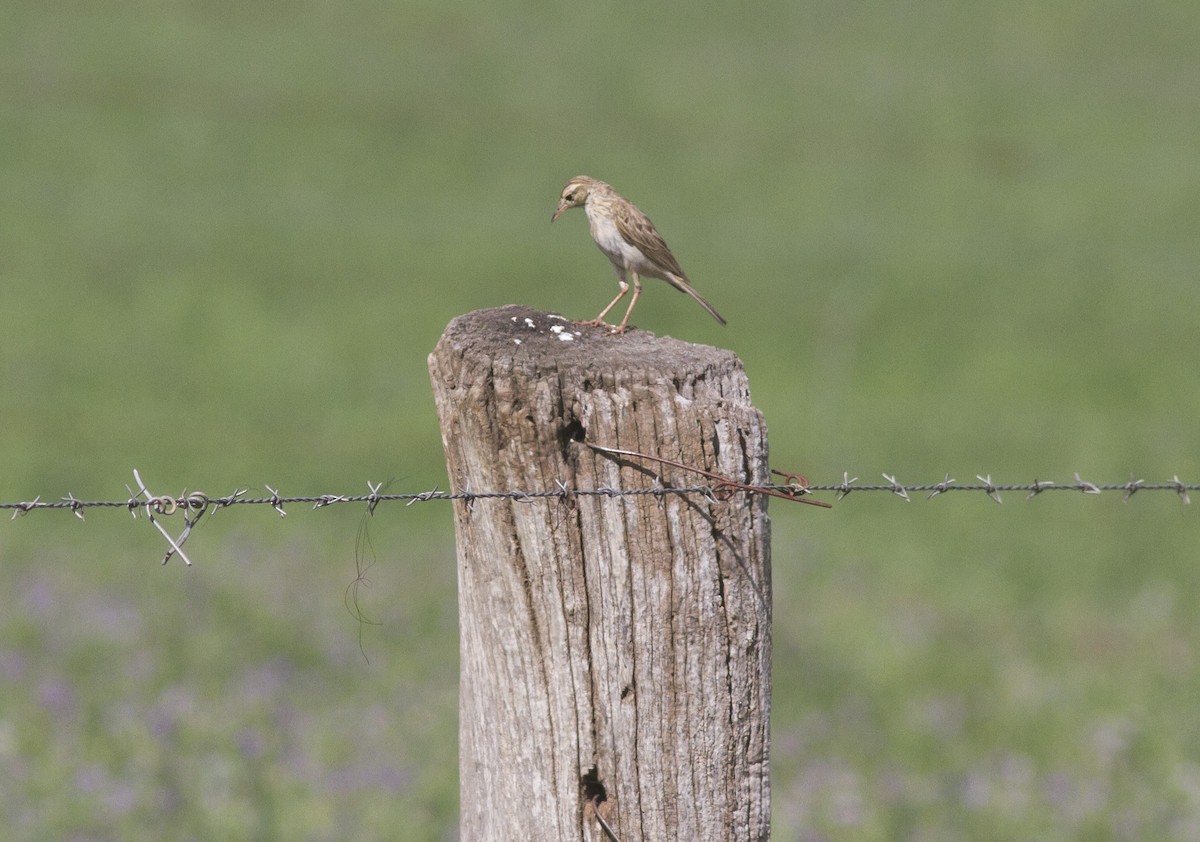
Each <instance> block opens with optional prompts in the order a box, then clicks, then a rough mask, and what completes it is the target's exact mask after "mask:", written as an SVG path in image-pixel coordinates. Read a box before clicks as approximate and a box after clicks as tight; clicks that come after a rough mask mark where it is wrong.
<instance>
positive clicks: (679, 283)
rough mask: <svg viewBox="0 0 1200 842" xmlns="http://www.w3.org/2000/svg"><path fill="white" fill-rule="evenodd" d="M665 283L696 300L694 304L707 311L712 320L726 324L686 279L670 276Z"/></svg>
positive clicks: (722, 317) (723, 318)
mask: <svg viewBox="0 0 1200 842" xmlns="http://www.w3.org/2000/svg"><path fill="white" fill-rule="evenodd" d="M667 283H669V284H670V285H671V286H673V287H675V289H677V290H679V291H680V292H686V293H687V294H688V295H690V296H691V297H692V298H694V299H696V302H697V303H698V304H699V305H700V306H701V307H703V308H704V309H705V310H707V311H708V313H709V315H710V316H712V317H713V318H714V319H716V320H717V321H718V322H720V323H721V324H728V322H726V321H725V317H724V316H722V315H721V314H720V313H718V312H717V310H716V308H715V307H713V306H712V305H711V304H709V303H708V302H707V301H705V300H704V296H703V295H701V294H700V293H698V292H696V290H694V289H692V285H691V284H690V283H688V279H687V278H684V277H682V276H680V275H675V274H672V275H670V276H669V277H668V278H667Z"/></svg>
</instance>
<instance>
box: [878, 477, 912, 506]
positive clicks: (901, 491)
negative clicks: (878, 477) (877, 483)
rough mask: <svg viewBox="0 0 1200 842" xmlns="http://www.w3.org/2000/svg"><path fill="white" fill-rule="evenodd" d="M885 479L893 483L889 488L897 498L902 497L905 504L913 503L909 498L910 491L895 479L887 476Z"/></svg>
mask: <svg viewBox="0 0 1200 842" xmlns="http://www.w3.org/2000/svg"><path fill="white" fill-rule="evenodd" d="M883 478H884V479H885V480H887V481H888V482H890V483H891V485H890V486H888V488H889V490H890V491H891V492H892V493H893V494H895V495H896V496H897V497H900V498H901V499H903V500H904V502H905V503H911V502H912V499H911V498H910V497H909V496H908V489H907V488H905V487H904V486H903V485H901V484H900V483H898V482H896V478H895V477H893V476H888V475H887V474H883Z"/></svg>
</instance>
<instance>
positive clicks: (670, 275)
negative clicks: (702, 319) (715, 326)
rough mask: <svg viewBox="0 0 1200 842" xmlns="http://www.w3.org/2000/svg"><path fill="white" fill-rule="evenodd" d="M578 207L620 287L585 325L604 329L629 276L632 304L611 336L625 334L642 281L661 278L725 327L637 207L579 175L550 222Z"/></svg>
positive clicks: (626, 289) (565, 190) (608, 187)
mask: <svg viewBox="0 0 1200 842" xmlns="http://www.w3.org/2000/svg"><path fill="white" fill-rule="evenodd" d="M580 206H582V207H583V210H584V212H585V213H586V214H587V218H588V227H589V229H590V230H591V233H592V239H593V240H595V242H596V245H597V246H599V247H600V250H601V251H602V252H604V254H605V255H606V256H607V257H608V259H609V260H610V261H611V262H612V265H613V268H614V269H616V270H617V278H618V279H619V281H618V283H620V285H621V291H620V292H619V293H618V294H617V297H616V298H614V299H613V300H612V301H611V302H609V305H608V306H607V307H605V308H604V309H603V310H601V311H600V315H599V316H597V317H596V318H594V319H592V320H591V321H590V322H585V323H584V324H595V325H600V324H605V322H604V317H605V316H607V315H608V311H609V310H611V309H612V308H613V307H614V306H616V303H617V302H618V301H620V300H621V299H622V298H624V297H625V293H627V292H629V283H628V280H627V279H628V276H629V275H633V300H632V301H630V302H629V308H628V309H627V310H626V311H625V318H623V319H621V323H620V324H619V325H616V326H615V327H613V333H621V332H623V331H624V330H625V325H626V324H627V323H628V322H629V314H630V313H632V312H633V305H634V304H637V300H638V296H639V295H641V294H642V280H641V276H643V275H644V276H646V277H648V278H659V279H660V280H664V281H666V282H667V283H669V284H670V285H671V286H673V287H675V289H677V290H679V291H680V292H686V293H687V294H688V295H690V296H691V297H692V298H694V299H696V301H698V302H699V303H700V306H701V307H703V308H704V309H705V310H707V311H708V312H709V313H710V314H711V315H712V317H713V318H714V319H716V320H717V321H718V322H720V323H721V324H725V319H724V318H722V316H721V314H720V313H718V312H717V311H716V310H715V309H713V306H712V305H711V304H709V303H708V302H707V301H705V300H704V298H703V296H701V295H700V293H698V292H696V290H694V289H693V288H692V284H691V282H690V281H689V280H688V278H687V275H685V274H684V273H683V269H681V268H680V266H679V261H677V260H676V259H675V255H673V254H671V250H670V249H669V248H667V244H666V242H664V241H663V238H662V235H661V234H659V233H658V231H657V229H655V227H654V223H653V222H651V221H650V218H649V217H648V216H646V214H644V213H642V212H641V210H639V209H638V207H637V205H635V204H634V203H633V202H631V201H629V200H628V199H626V198H625V197H624V196H622V195H620V194H619V193H617V191H616V190H613V188H612V186H611V185H609V184H606V183H604V182H603V181H600V180H598V179H595V178H591V177H589V176H586V175H579V176H576V177H575V178H573V179H571V180H570V181H568V182H567V184H566V186H565V187H563V189H562V196H561V198H560V199H559V201H558V209H557V210H555V211H554V215H553V216H551V217H550V221H551V222H553V221H554V220H556V219H558V217H559V216H560V215H561V214H562V212H563V211H566V210H569V209H571V208H577V207H580Z"/></svg>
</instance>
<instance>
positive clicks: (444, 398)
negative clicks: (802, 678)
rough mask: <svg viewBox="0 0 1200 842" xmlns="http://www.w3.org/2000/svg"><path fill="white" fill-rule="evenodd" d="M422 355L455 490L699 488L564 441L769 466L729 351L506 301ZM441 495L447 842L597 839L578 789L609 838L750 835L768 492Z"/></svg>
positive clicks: (767, 647) (764, 654)
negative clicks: (451, 709) (445, 551)
mask: <svg viewBox="0 0 1200 842" xmlns="http://www.w3.org/2000/svg"><path fill="white" fill-rule="evenodd" d="M575 331H579V332H580V334H581V335H576V334H575ZM568 337H571V338H570V339H568ZM429 370H430V375H431V379H432V382H433V391H434V397H435V399H436V403H437V409H438V415H439V418H440V423H441V431H442V442H443V445H444V447H445V451H446V461H447V463H448V467H449V473H450V480H451V484H452V486H453V489H454V490H455V491H474V492H490V491H510V490H511V491H556V490H558V488H559V487H560V486H559V485H558V483H559V482H561V483H562V484H563V485H562V487H563V488H569V489H601V488H610V489H619V490H633V489H654V488H655V487H656V486H658V485H659V478H661V484H662V485H666V486H670V487H688V486H696V485H705V484H706V483H707V481H706V480H704V479H703V478H702V477H698V476H696V475H694V474H690V473H688V472H686V471H682V470H679V469H677V468H673V467H669V466H664V465H661V464H658V463H654V462H650V461H645V460H639V459H635V458H628V457H616V456H613V455H609V454H603V453H599V452H597V451H595V450H592V449H591V448H589V447H588V446H587V445H586V444H584V442H588V443H593V444H597V445H602V446H605V447H610V448H619V449H623V450H631V451H637V452H639V453H645V454H650V455H654V456H660V457H663V458H667V459H671V460H675V461H678V462H681V463H684V464H687V465H695V466H697V467H700V468H704V469H707V470H712V471H716V472H718V473H721V474H722V475H724V476H728V477H731V478H734V479H737V480H740V481H745V482H750V483H756V484H762V483H766V482H767V481H768V479H769V477H768V469H767V432H766V427H765V424H764V423H763V419H762V416H761V414H760V413H759V412H758V410H757V409H755V408H754V406H753V405H752V404H751V403H750V394H749V387H748V385H747V381H746V375H745V372H744V371H743V369H742V365H741V362H740V361H739V360H738V359H737V357H736V356H734V355H733V354H732V353H730V352H728V351H723V350H720V349H717V348H711V347H708V346H703V345H691V344H688V343H684V342H680V341H678V340H675V339H671V338H657V337H655V336H653V335H651V334H648V333H645V332H642V331H637V330H631V331H630V332H629V333H627V334H624V335H620V336H614V335H609V334H607V333H606V332H605V331H603V330H602V329H600V328H580V327H576V326H575V325H573V324H571V323H570V322H566V321H563V320H562V319H561V318H560V317H553V316H548V315H546V314H544V313H541V312H538V311H534V310H530V309H528V308H525V307H516V306H512V307H503V308H500V309H495V310H481V311H478V312H474V313H470V314H468V315H465V316H461V317H459V318H456V319H454V320H453V321H452V322H451V323H450V325H449V326H448V327H447V328H446V331H445V333H444V334H443V335H442V338H441V340H440V341H439V342H438V344H437V347H436V348H435V349H434V352H433V353H432V354H431V355H430V358H429ZM454 513H455V514H454V520H455V531H456V537H457V543H458V583H459V596H458V604H459V623H460V629H461V643H460V648H461V685H460V691H459V771H460V792H461V828H460V829H461V838H462V839H464V840H471V841H472V842H478V840H497V842H511V840H554V842H561V840H573V839H581V840H589V842H591V840H611V839H612V838H614V837H613V836H610V835H609V834H608V831H607V830H605V829H604V828H603V827H602V826H601V824H600V822H599V821H598V820H597V819H596V816H595V814H594V811H593V807H592V806H591V804H592V803H597V804H599V807H598V811H599V813H600V815H601V816H602V817H603V818H604V820H605V821H606V822H607V824H608V825H609V826H610V827H611V830H612V832H613V834H615V838H616V839H618V840H620V842H642V840H644V842H660V841H661V840H704V842H716V840H730V841H731V842H732V840H737V842H745V840H761V839H767V838H768V836H769V832H770V828H769V822H770V787H769V784H770V779H769V775H768V746H769V716H770V688H771V678H770V663H771V632H770V619H771V581H770V550H769V546H770V540H769V536H770V523H769V520H768V518H767V512H766V498H765V497H763V496H761V495H755V494H746V493H742V492H737V493H734V494H732V495H729V496H726V495H720V496H719V497H715V496H714V497H712V498H710V497H706V496H704V495H702V494H690V495H679V494H676V495H666V496H660V495H654V494H645V495H639V496H611V497H610V496H582V495H581V496H573V497H569V498H563V497H553V498H536V499H522V500H516V499H510V498H507V497H500V498H479V499H475V500H473V501H472V502H471V503H470V504H469V505H468V504H467V503H465V502H462V501H459V502H456V503H455V504H454Z"/></svg>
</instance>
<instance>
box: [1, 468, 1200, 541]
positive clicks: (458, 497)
mask: <svg viewBox="0 0 1200 842" xmlns="http://www.w3.org/2000/svg"><path fill="white" fill-rule="evenodd" d="M592 447H593V448H594V449H596V450H600V451H603V452H606V453H610V454H614V455H618V456H630V457H639V458H644V459H650V460H652V461H656V462H659V463H662V464H667V465H673V466H675V467H679V468H682V469H684V470H687V471H691V472H693V473H696V474H700V475H702V476H703V477H705V478H706V479H709V480H710V481H711V482H709V483H707V484H699V485H678V486H676V485H665V484H662V477H661V476H658V477H657V480H658V483H659V484H657V485H654V486H652V487H650V488H612V487H608V486H601V487H598V488H571V487H570V486H568V485H567V484H566V483H565V482H563V481H561V480H555V487H554V488H552V489H534V490H512V489H506V490H489V491H474V490H471V489H469V488H468V489H465V490H463V491H455V492H449V491H442V490H440V489H439V488H437V487H436V486H435V487H434V488H432V489H430V490H428V491H417V492H400V493H386V492H384V491H383V488H384V483H382V482H380V483H373V482H371V481H370V480H368V481H367V488H368V490H369V493H368V494H301V495H294V496H285V495H282V494H280V493H279V491H278V489H276V488H273V487H271V486H270V485H266V486H265V488H266V489H267V491H269V492H270V496H269V497H265V496H258V497H251V496H247V495H248V494H249V489H247V488H237V489H235V490H234V491H233V493H232V494H227V495H225V496H224V497H212V496H210V495H208V494H205V493H204V492H202V491H192V492H188V491H187V490H184V491H182V492H181V493H180V494H178V495H158V494H154V493H152V492H151V491H150V490H149V489H148V488H147V487H146V484H145V483H144V482H143V481H142V478H141V475H140V473H139V472H138V471H137V470H134V472H133V477H134V481H135V482H136V484H137V490H136V491H135V490H134V489H133V488H131V487H130V486H128V485H126V486H125V488H126V490H127V491H128V492H129V496H128V497H126V498H125V499H122V500H81V499H79V498H77V497H76V496H75V495H74V494H71V493H68V494H67V496H66V497H62V498H60V499H58V500H43V499H42V498H41V496H40V495H39V496H38V497H35V498H34V499H33V500H29V501H25V502H0V510H11V511H12V513H13V514H12V518H11V519H12V520H15V519H16V518H18V517H20V516H22V515H27V514H29V513H30V512H33V511H38V510H41V509H59V510H66V511H70V512H71V513H72V514H74V515H75V516H76V517H77V518H79V519H80V520H83V519H84V512H85V511H86V510H87V509H125V510H126V511H128V512H129V514H130V515H132V516H133V517H134V518H135V519H136V518H137V516H138V514H139V513H144V514H145V516H146V517H147V519H148V520H149V521H150V523H151V524H152V525H153V526H154V527H155V528H156V529H157V530H158V531H159V532H160V533H161V534H162V536H163V537H164V538H165V539H166V541H167V545H168V550H167V553H166V555H165V557H164V558H163V560H162V563H163V564H166V563H167V562H168V561H170V559H171V557H172V556H174V555H178V556H179V557H180V558H182V559H183V560H184V562H185V563H186V564H188V565H191V563H192V562H191V560H190V559H189V558H188V557H187V555H186V554H185V553H184V552H183V544H184V542H186V541H187V539H188V536H189V535H190V534H191V531H192V529H193V527H195V525H196V524H197V523H198V522H199V521H200V519H201V518H202V517H204V515H205V514H208V513H210V512H213V513H215V512H217V511H220V510H221V509H225V508H229V507H231V506H253V505H267V506H271V507H272V508H273V509H274V510H275V511H276V512H278V513H279V515H280V517H286V516H287V510H286V509H285V508H284V507H285V506H288V505H294V504H306V505H312V507H313V509H321V508H325V507H328V506H333V505H338V504H355V503H358V504H361V503H366V504H367V514H368V515H373V514H374V513H375V509H376V507H377V506H378V505H379V504H380V503H392V502H402V503H404V504H405V505H406V506H411V505H414V504H416V503H426V502H431V501H434V500H437V501H462V502H464V503H465V504H466V505H467V507H468V508H471V507H473V506H474V504H475V503H476V502H477V501H479V500H512V501H514V502H517V503H532V502H535V501H537V500H557V501H559V502H562V503H565V504H568V505H574V503H575V500H576V498H579V497H609V498H615V497H639V496H654V497H666V496H671V495H679V496H703V497H707V498H708V499H710V500H713V501H716V500H718V499H727V498H728V497H730V496H732V495H733V494H736V493H738V492H745V493H753V494H763V495H767V496H771V497H779V498H782V499H785V500H791V501H794V502H800V503H807V504H810V505H817V506H822V507H826V508H828V507H829V506H830V505H831V504H830V503H827V502H825V501H822V500H815V499H812V498H811V495H813V494H818V493H822V492H824V493H833V494H835V495H836V499H838V500H842V499H844V498H845V497H847V496H848V495H850V494H851V493H855V494H860V493H866V492H887V493H890V494H893V495H895V496H897V497H900V498H901V499H903V500H904V501H906V502H911V501H912V497H911V496H910V495H912V494H925V495H926V499H933V498H934V497H937V496H939V495H941V494H948V493H952V492H981V491H982V492H984V493H985V494H987V496H988V497H990V498H991V499H992V500H994V501H995V502H997V503H1003V502H1004V501H1003V498H1002V497H1001V494H1002V493H1007V492H1021V493H1024V494H1025V499H1026V500H1032V499H1033V498H1034V497H1036V496H1038V495H1040V494H1044V493H1047V492H1055V491H1066V492H1076V493H1082V494H1088V495H1099V494H1103V493H1106V492H1120V493H1121V494H1122V495H1123V499H1124V500H1126V501H1128V500H1129V498H1131V497H1133V496H1134V495H1135V494H1140V493H1142V492H1154V491H1171V492H1174V493H1175V494H1176V495H1177V496H1178V498H1179V500H1180V501H1181V502H1182V503H1184V504H1190V503H1191V497H1190V496H1189V494H1190V492H1192V491H1200V484H1195V483H1185V482H1183V481H1182V480H1180V479H1179V476H1178V474H1176V475H1174V476H1172V477H1171V480H1170V481H1168V482H1147V481H1145V480H1142V479H1136V478H1133V477H1131V478H1130V479H1129V481H1127V482H1114V483H1094V482H1088V481H1087V480H1084V479H1082V478H1081V477H1080V475H1079V474H1078V473H1076V474H1075V475H1074V481H1073V482H1068V483H1057V482H1052V481H1049V480H1034V481H1032V482H1026V483H998V482H994V481H993V480H992V477H991V474H986V475H983V474H981V475H977V476H976V477H975V479H976V480H977V481H978V482H976V483H965V484H960V483H959V482H958V481H957V480H955V479H954V478H952V477H951V476H950V475H949V474H945V476H944V478H943V479H942V480H941V481H940V482H934V483H902V482H900V481H899V480H897V479H896V477H895V476H893V475H891V474H886V473H885V474H881V476H882V477H883V478H884V479H885V480H886V481H887V482H886V483H876V484H871V485H859V484H858V482H859V478H858V477H851V476H850V474H849V473H848V472H847V473H843V474H842V481H841V482H837V483H826V484H819V483H818V484H813V483H810V482H809V481H808V480H807V479H805V478H804V477H803V476H802V475H800V474H795V473H787V472H783V471H776V470H772V471H771V473H772V474H773V475H775V476H779V477H782V478H784V480H785V481H784V482H782V483H778V484H766V485H751V484H748V483H743V482H738V481H735V480H732V479H729V478H726V477H723V476H721V475H719V474H715V473H712V472H710V471H705V470H702V469H699V468H692V467H689V466H687V465H683V464H681V463H677V462H671V461H670V460H665V459H660V458H658V457H654V456H648V455H646V454H641V453H637V452H634V451H624V450H615V449H612V448H602V447H598V446H596V445H593V446H592ZM175 514H181V515H182V516H183V520H184V528H183V530H182V531H181V532H180V533H179V535H178V536H176V537H172V536H171V534H170V533H169V532H168V531H167V530H166V529H165V528H164V527H163V525H162V524H161V523H160V522H159V520H158V518H162V517H170V516H172V515H175Z"/></svg>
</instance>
